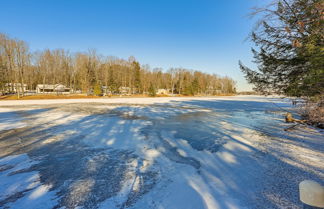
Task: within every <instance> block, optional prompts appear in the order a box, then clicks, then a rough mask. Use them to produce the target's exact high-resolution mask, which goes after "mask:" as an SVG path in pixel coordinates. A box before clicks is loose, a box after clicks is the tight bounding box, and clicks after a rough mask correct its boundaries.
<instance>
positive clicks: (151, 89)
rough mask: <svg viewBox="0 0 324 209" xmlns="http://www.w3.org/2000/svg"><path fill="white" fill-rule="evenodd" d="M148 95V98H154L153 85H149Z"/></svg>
mask: <svg viewBox="0 0 324 209" xmlns="http://www.w3.org/2000/svg"><path fill="white" fill-rule="evenodd" d="M148 93H149V96H150V97H155V96H156V90H155V88H154V85H153V84H152V83H151V84H150V87H149V89H148Z"/></svg>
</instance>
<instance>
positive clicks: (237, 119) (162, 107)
mask: <svg viewBox="0 0 324 209" xmlns="http://www.w3.org/2000/svg"><path fill="white" fill-rule="evenodd" d="M285 111H294V110H293V107H291V105H290V102H289V100H288V99H280V98H275V97H260V96H253V97H252V96H236V97H209V98H208V97H174V98H128V99H125V98H118V99H71V100H25V101H0V116H1V117H0V208H100V209H104V208H109V209H112V208H132V209H146V208H149V209H151V208H152V209H154V208H156V209H162V208H167V209H173V208H174V209H191V208H192V209H200V208H209V209H213V208H224V209H230V208H302V204H301V203H300V202H299V200H298V183H299V182H300V181H302V180H304V179H312V180H315V181H318V182H320V183H323V179H324V174H323V170H324V165H323V163H322V162H324V154H323V150H324V149H323V148H324V133H323V132H321V130H318V129H315V128H312V127H308V126H303V125H300V126H297V127H296V128H295V129H291V130H289V131H285V130H284V129H285V128H286V127H288V126H290V125H289V124H286V123H284V121H283V114H284V113H285Z"/></svg>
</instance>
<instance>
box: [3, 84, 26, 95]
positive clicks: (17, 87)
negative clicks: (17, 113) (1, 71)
mask: <svg viewBox="0 0 324 209" xmlns="http://www.w3.org/2000/svg"><path fill="white" fill-rule="evenodd" d="M4 90H5V92H8V93H17V92H18V91H19V92H26V91H27V84H21V83H6V84H5V89H4Z"/></svg>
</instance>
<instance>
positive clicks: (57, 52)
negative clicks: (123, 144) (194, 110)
mask: <svg viewBox="0 0 324 209" xmlns="http://www.w3.org/2000/svg"><path fill="white" fill-rule="evenodd" d="M0 74H1V77H0V89H2V92H5V91H6V90H8V89H7V88H6V87H7V86H8V84H17V83H18V84H20V85H27V90H35V88H36V86H37V85H38V84H62V85H65V86H66V87H68V88H70V89H71V93H75V92H80V93H83V94H88V95H89V94H95V95H97V94H98V95H99V94H102V91H103V88H102V87H105V89H106V91H108V92H110V94H119V93H120V91H121V89H127V91H128V94H147V95H150V96H155V94H156V91H157V89H167V90H168V91H169V93H170V94H179V95H216V94H233V93H235V81H234V80H233V79H231V78H229V77H226V76H225V77H222V76H218V75H216V74H208V73H204V72H201V71H198V70H190V69H184V68H171V69H168V70H167V71H164V70H163V69H162V68H154V69H151V68H150V66H149V65H145V64H144V65H143V64H140V63H139V62H138V61H137V60H136V59H135V58H134V57H132V56H130V57H129V58H128V59H127V60H125V59H121V58H117V57H112V56H103V55H101V54H99V53H98V52H97V51H96V50H94V49H91V50H88V51H87V52H75V53H71V52H69V51H68V50H65V49H54V50H51V49H45V50H42V51H36V52H31V51H30V50H29V47H28V44H27V43H26V42H25V41H22V40H18V39H15V38H11V37H9V36H8V35H6V34H3V33H1V34H0ZM19 89H20V88H18V92H16V93H17V94H18V97H20V96H24V93H25V92H24V90H23V88H22V89H20V90H19Z"/></svg>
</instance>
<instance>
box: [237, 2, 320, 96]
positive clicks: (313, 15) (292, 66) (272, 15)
mask: <svg viewBox="0 0 324 209" xmlns="http://www.w3.org/2000/svg"><path fill="white" fill-rule="evenodd" d="M321 2H322V1H321V0H292V1H289V2H288V1H286V0H278V1H277V4H276V6H275V8H273V7H270V8H266V9H263V10H260V11H261V12H262V13H263V14H264V18H263V19H262V21H261V25H260V26H259V27H258V28H257V29H256V30H255V31H253V32H252V35H251V40H252V41H253V42H254V43H255V44H256V46H257V47H259V50H255V49H252V52H253V54H254V62H255V63H256V64H257V66H258V70H251V69H250V68H248V67H246V66H244V65H243V64H242V63H241V62H240V63H239V65H240V68H241V70H242V72H243V73H244V74H245V77H246V79H247V81H248V82H249V83H252V84H254V85H255V90H257V91H259V92H263V93H269V92H276V93H280V94H285V95H289V96H311V97H312V96H316V95H321V94H323V93H324V44H323V43H324V36H323V34H324V31H323V28H324V24H323V21H324V15H323V14H324V13H323V12H324V8H323V3H321ZM257 13H258V12H257Z"/></svg>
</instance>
